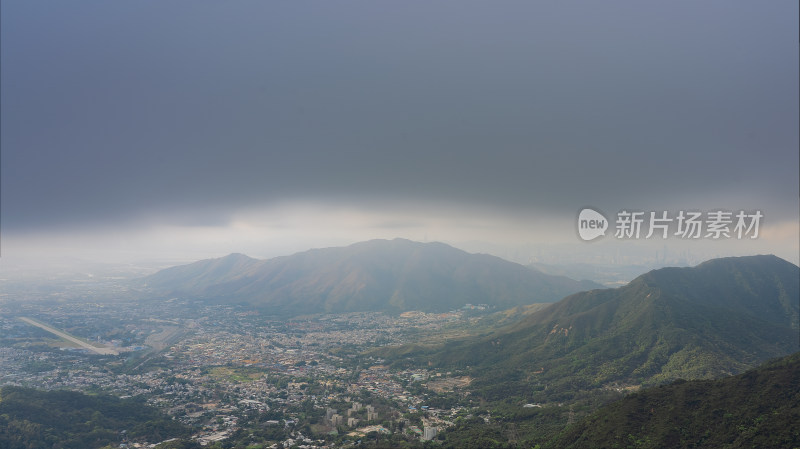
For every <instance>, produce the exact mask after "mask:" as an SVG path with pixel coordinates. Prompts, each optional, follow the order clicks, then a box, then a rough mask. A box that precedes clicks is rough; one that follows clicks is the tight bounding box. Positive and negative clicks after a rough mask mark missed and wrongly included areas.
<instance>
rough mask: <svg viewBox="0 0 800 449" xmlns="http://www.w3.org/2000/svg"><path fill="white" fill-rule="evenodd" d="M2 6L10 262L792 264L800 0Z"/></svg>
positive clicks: (17, 2)
mask: <svg viewBox="0 0 800 449" xmlns="http://www.w3.org/2000/svg"><path fill="white" fill-rule="evenodd" d="M1 8H2V9H0V13H1V15H0V17H1V20H2V23H1V24H0V25H2V27H1V28H0V33H2V34H1V36H0V37H1V38H2V39H1V40H0V50H1V51H2V52H1V53H0V57H1V58H2V60H1V62H2V64H1V65H0V70H2V73H1V75H2V77H1V78H0V89H2V95H1V96H0V101H1V103H2V104H1V106H2V108H1V110H0V112H1V115H0V126H1V128H0V152H1V153H0V161H1V163H2V167H1V169H2V171H1V173H0V175H1V178H0V186H1V187H2V190H1V192H0V199H1V200H2V203H0V237H2V240H1V242H0V243H1V244H2V257H1V258H0V268H2V264H3V262H5V263H8V261H9V260H11V261H13V260H15V259H22V258H26V257H27V258H34V259H35V258H40V259H46V258H50V257H55V256H56V255H60V256H69V257H74V258H77V259H87V260H94V261H103V260H135V259H137V258H138V259H182V260H195V259H200V258H205V257H218V256H222V255H225V254H227V253H230V252H243V253H246V254H249V255H251V256H254V257H273V256H278V255H284V254H290V253H293V252H296V251H302V250H305V249H308V248H312V247H324V246H339V245H346V244H350V243H354V242H357V241H362V240H367V239H371V238H395V237H403V238H409V239H412V240H418V241H443V242H446V243H450V244H453V245H454V246H457V247H460V248H463V249H467V250H470V251H480V252H490V253H494V254H497V255H500V256H501V257H506V258H509V259H512V260H515V261H520V262H530V261H534V260H538V261H545V262H559V261H561V262H563V261H580V260H586V261H591V260H600V259H602V260H606V261H607V260H608V258H609V257H612V256H610V255H613V258H614V260H615V261H620V260H622V259H624V260H625V261H628V262H636V261H640V260H644V259H646V258H651V257H655V258H656V260H657V259H658V258H659V257H660V258H661V259H662V260H663V261H664V262H665V263H669V262H670V260H668V259H669V258H670V257H672V258H675V257H678V256H680V257H684V256H690V255H691V257H689V259H702V258H705V257H711V256H716V255H747V254H760V253H774V254H777V255H779V256H781V257H783V258H785V259H787V260H790V261H792V262H794V263H798V257H799V256H798V253H800V244H799V243H798V239H799V238H800V237H799V236H800V223H799V222H800V218H799V217H800V209H799V206H798V205H799V204H800V191H799V190H798V189H799V187H798V186H799V185H800V180H798V172H799V171H800V169H799V168H798V167H799V166H800V161H799V160H798V146H799V145H800V143H799V142H798V123H799V122H800V114H799V113H798V96H799V94H798V77H799V76H800V74H798V66H799V63H798V52H799V49H798V21H797V17H798V3H797V2H791V1H785V2H752V1H730V0H725V1H704V2H695V1H672V2H650V1H647V2H642V1H609V2H595V1H573V2H556V1H534V2H528V1H500V2H486V1H458V2H455V1H441V2H427V1H416V0H410V1H402V2H368V1H347V0H345V1H336V2H312V1H299V2H261V1H236V2H218V1H205V0H193V1H171V2H163V1H150V0H141V1H119V2H107V1H102V0H99V1H85V0H77V1H70V2H62V1H50V0H42V1H35V2H31V1H23V0H9V1H3V2H2V5H1ZM585 207H591V208H593V209H595V210H598V211H600V212H602V213H603V215H604V216H605V217H606V218H608V219H609V221H610V222H613V221H614V219H615V218H616V217H617V216H618V214H619V213H620V212H621V211H643V212H645V214H646V215H645V216H647V214H649V212H650V211H654V212H658V213H659V214H661V212H662V211H664V212H668V216H669V217H673V218H674V217H677V214H678V213H679V212H680V211H688V210H693V211H699V212H701V213H703V214H706V215H704V216H707V214H708V213H709V212H713V211H717V210H724V211H730V212H731V213H732V215H736V213H737V212H740V211H744V212H747V213H748V214H753V213H755V211H759V212H760V213H761V214H763V218H762V219H761V220H760V223H759V224H760V228H759V235H758V238H756V239H752V238H749V237H748V236H746V237H745V238H744V239H738V238H721V239H712V238H700V239H687V238H680V237H676V236H675V234H674V231H675V229H671V230H670V232H669V234H670V235H669V238H667V239H658V238H654V239H645V238H643V237H642V238H639V239H634V238H627V239H624V238H615V237H614V235H613V234H614V231H615V228H614V225H613V224H612V225H611V226H610V229H609V231H608V232H607V234H606V235H605V236H601V237H600V238H598V239H597V240H595V241H592V242H585V241H583V240H582V239H580V238H579V234H578V232H577V217H578V213H579V211H580V210H581V209H583V208H585ZM706 224H707V223H706ZM674 225H676V222H673V226H674ZM731 226H732V225H731ZM642 235H644V233H643V234H642ZM659 252H660V256H659V255H658V254H657V253H659ZM628 255H629V256H630V257H627V256H628ZM676 260H677V259H676ZM687 260H688V259H687Z"/></svg>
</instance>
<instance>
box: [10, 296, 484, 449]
mask: <svg viewBox="0 0 800 449" xmlns="http://www.w3.org/2000/svg"><path fill="white" fill-rule="evenodd" d="M0 307H2V308H0V312H2V313H0V330H2V333H1V334H0V385H16V386H24V387H33V388H39V389H47V390H55V389H69V390H77V391H84V392H105V393H111V394H114V395H116V396H119V397H122V398H127V397H142V398H146V401H147V403H149V404H151V405H154V406H156V407H158V408H159V409H161V410H162V411H163V412H164V413H166V414H168V415H169V416H172V417H174V419H177V420H179V421H181V422H182V423H184V424H186V425H188V426H190V427H191V428H192V429H193V430H194V435H193V437H192V438H193V439H194V440H196V441H198V442H200V443H201V444H202V445H209V444H213V443H215V442H221V441H229V440H235V441H242V440H243V439H244V440H249V441H251V442H252V443H254V444H264V445H263V446H255V447H292V446H294V445H297V446H298V447H309V448H313V447H342V446H347V445H349V444H353V443H354V442H357V441H359V440H361V439H364V438H373V437H375V436H384V437H387V438H388V437H391V438H396V439H402V440H408V441H412V440H413V441H426V440H435V439H436V438H437V437H440V436H441V435H442V432H446V429H447V428H448V427H450V426H452V425H453V421H454V420H456V419H457V418H459V417H467V416H470V414H471V412H472V407H471V400H470V398H469V394H468V393H467V392H466V391H465V389H464V387H466V386H468V385H469V383H470V378H469V377H468V376H467V375H466V374H465V373H461V372H453V371H447V372H442V371H437V370H432V369H431V370H428V369H393V368H391V367H390V366H388V365H386V364H385V363H384V361H383V360H381V359H380V358H377V357H373V356H369V355H367V354H368V350H369V349H371V348H374V347H378V346H384V345H399V344H402V343H404V342H408V341H411V340H413V339H414V338H415V336H417V335H420V334H422V333H424V334H425V335H435V334H436V333H437V332H444V331H446V330H447V329H455V328H458V327H459V326H464V325H465V324H468V323H469V322H470V320H471V319H473V320H474V313H475V311H476V310H478V311H482V310H483V309H485V307H483V306H474V305H470V304H468V305H465V307H464V308H463V309H461V310H456V311H452V312H448V313H442V314H429V313H422V312H407V313H403V314H401V315H397V316H391V315H388V314H384V313H377V312H363V313H348V314H325V315H316V316H308V317H298V318H293V319H289V320H286V319H279V318H272V317H268V316H265V315H263V314H261V313H259V312H256V311H252V310H247V309H243V308H239V307H235V306H230V305H218V304H217V305H211V304H193V303H190V302H188V301H186V300H178V299H174V298H173V299H170V300H166V301H150V302H147V303H146V304H145V303H140V302H138V301H133V300H129V301H122V300H120V301H116V302H113V303H108V302H105V303H104V302H70V301H63V300H62V301H59V302H58V303H57V304H53V303H44V302H36V301H29V302H24V303H16V304H15V305H14V307H13V312H12V308H11V307H9V306H8V304H2V303H0ZM25 317H33V318H35V319H36V321H37V322H40V323H47V325H48V326H52V327H53V328H55V329H59V330H61V331H63V332H65V333H68V334H69V335H74V336H76V337H78V338H80V339H82V340H84V341H85V342H86V343H83V342H81V343H82V345H81V344H76V343H75V342H74V341H70V340H69V339H66V338H60V337H59V336H58V335H54V334H52V333H49V332H47V331H46V330H44V329H43V328H41V327H40V326H39V325H38V324H37V325H34V324H35V323H34V322H33V321H32V320H31V319H30V318H25ZM32 323H34V324H32ZM42 326H43V325H42ZM60 334H61V332H59V335H60ZM62 337H63V336H62ZM72 340H77V339H76V338H72ZM88 344H94V345H96V346H97V347H103V348H111V349H109V350H108V352H102V353H101V354H97V353H96V352H95V351H92V350H89V349H87V345H88ZM114 354H119V355H114ZM157 443H159V442H158V441H151V442H133V441H132V442H129V443H128V444H127V445H128V446H129V447H155V445H156V444H157ZM266 443H270V444H269V445H265V444H266ZM279 445H282V446H279Z"/></svg>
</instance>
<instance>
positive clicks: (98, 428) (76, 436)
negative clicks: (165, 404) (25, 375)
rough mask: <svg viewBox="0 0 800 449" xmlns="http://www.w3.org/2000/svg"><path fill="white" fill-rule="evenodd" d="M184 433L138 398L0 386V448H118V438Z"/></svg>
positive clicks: (155, 437)
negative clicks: (112, 446) (0, 387)
mask: <svg viewBox="0 0 800 449" xmlns="http://www.w3.org/2000/svg"><path fill="white" fill-rule="evenodd" d="M123 431H125V432H124V434H123V433H122V432H123ZM188 435H189V430H188V429H187V428H186V427H185V426H184V425H182V424H181V423H179V422H177V421H174V420H172V419H170V418H168V417H166V416H164V415H163V414H162V413H161V412H159V411H158V410H157V409H154V408H153V407H150V406H148V405H147V404H145V403H144V401H143V400H136V399H119V398H116V397H114V396H108V395H99V396H93V395H86V394H83V393H79V392H75V391H63V390H60V391H39V390H34V389H30V388H20V387H11V386H6V387H3V388H2V389H0V448H4V449H51V448H60V449H92V448H100V447H104V446H108V445H114V446H117V445H119V443H120V442H121V441H123V439H127V440H129V441H136V442H150V443H157V442H160V441H164V440H166V439H169V438H176V437H186V436H188Z"/></svg>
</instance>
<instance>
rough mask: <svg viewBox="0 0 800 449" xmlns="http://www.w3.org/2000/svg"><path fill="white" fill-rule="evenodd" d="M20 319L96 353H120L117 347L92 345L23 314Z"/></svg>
mask: <svg viewBox="0 0 800 449" xmlns="http://www.w3.org/2000/svg"><path fill="white" fill-rule="evenodd" d="M19 319H20V320H22V321H24V322H26V323H28V324H30V325H32V326H36V327H39V328H42V329H44V330H46V331H47V332H50V333H51V334H53V335H57V336H58V337H61V338H63V339H64V340H67V341H70V342H72V343H75V344H76V345H79V346H80V347H82V348H86V349H88V350H90V351H92V352H94V353H97V354H101V355H119V351H117V350H116V349H112V348H108V347H102V348H100V347H97V346H92V345H90V344H89V343H87V342H85V341H83V340H80V339H77V338H75V337H73V336H72V335H69V334H67V333H64V332H62V331H60V330H58V329H55V328H52V327H50V326H48V325H46V324H43V323H39V322H38V321H34V320H32V319H30V318H25V317H24V316H23V317H19Z"/></svg>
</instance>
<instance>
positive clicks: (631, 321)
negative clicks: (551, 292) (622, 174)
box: [381, 256, 800, 401]
mask: <svg viewBox="0 0 800 449" xmlns="http://www.w3.org/2000/svg"><path fill="white" fill-rule="evenodd" d="M799 284H800V268H798V267H797V266H795V265H793V264H791V263H789V262H786V261H784V260H782V259H780V258H778V257H775V256H751V257H739V258H724V259H715V260H711V261H708V262H705V263H703V264H700V265H698V266H696V267H693V268H664V269H659V270H654V271H651V272H649V273H646V274H644V275H642V276H639V277H638V278H636V279H634V280H633V281H631V282H630V283H629V284H628V285H626V286H623V287H620V288H616V289H601V290H592V291H588V292H582V293H577V294H574V295H571V296H569V297H566V298H564V299H563V300H561V301H559V302H557V303H555V304H553V305H551V306H548V307H546V308H544V309H543V310H540V311H538V312H535V313H532V314H530V315H528V316H527V317H525V318H523V319H522V320H521V321H519V322H517V323H515V324H513V325H511V326H508V327H504V328H501V329H498V330H496V331H494V332H491V333H489V334H488V335H484V336H480V337H474V338H467V339H462V340H457V341H451V342H448V343H446V344H444V345H439V346H434V347H420V346H416V347H415V346H406V347H402V348H399V349H388V350H384V351H383V353H382V354H381V355H384V356H386V357H389V358H391V359H393V360H394V363H395V364H404V363H405V364H412V365H421V366H434V367H437V366H438V367H448V368H450V367H452V368H458V367H461V368H464V367H467V366H469V367H471V369H472V372H473V374H474V375H475V377H476V380H475V381H474V382H473V388H475V389H476V390H479V391H481V392H482V394H483V395H484V396H485V397H487V398H494V399H501V398H510V397H519V398H520V400H532V401H535V400H537V399H539V400H545V398H548V399H554V398H562V399H563V398H565V397H562V396H559V395H560V394H561V393H564V392H569V394H570V395H574V394H575V393H576V392H578V391H581V390H591V389H598V388H624V387H626V386H628V385H631V386H633V385H642V384H644V385H647V384H658V383H661V382H664V381H669V380H674V379H678V378H685V379H708V378H715V377H719V376H723V375H729V374H735V373H740V372H742V371H744V370H746V369H749V368H752V367H755V366H757V365H758V364H759V363H761V362H763V361H764V360H767V359H769V358H773V357H779V356H783V355H786V354H789V353H792V352H794V351H797V350H798V349H800V348H799V343H798V328H799V327H800V325H799V323H800V319H799V318H798V317H799V316H800V285H799ZM571 397H574V396H571Z"/></svg>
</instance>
